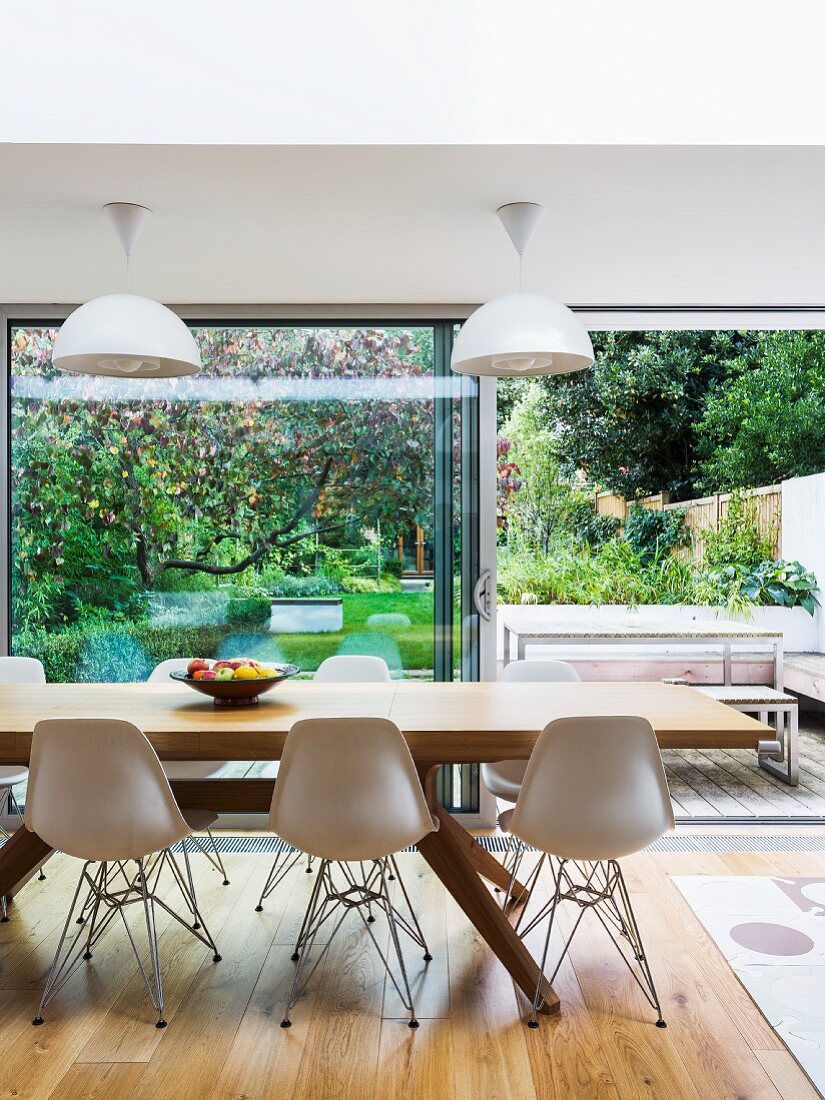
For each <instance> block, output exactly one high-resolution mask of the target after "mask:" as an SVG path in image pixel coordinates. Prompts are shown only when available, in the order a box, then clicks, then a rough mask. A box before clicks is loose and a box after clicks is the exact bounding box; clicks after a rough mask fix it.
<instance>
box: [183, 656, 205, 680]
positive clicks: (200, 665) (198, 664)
mask: <svg viewBox="0 0 825 1100" xmlns="http://www.w3.org/2000/svg"><path fill="white" fill-rule="evenodd" d="M208 668H209V662H208V661H205V660H204V659H203V657H195V658H193V660H191V661H190V662H189V664H188V665H187V666H186V675H187V676H192V677H193V678H194V675H195V673H196V672H198V671H200V672H206V671H207V669H208Z"/></svg>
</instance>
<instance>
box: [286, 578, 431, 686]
mask: <svg viewBox="0 0 825 1100" xmlns="http://www.w3.org/2000/svg"><path fill="white" fill-rule="evenodd" d="M343 600H344V629H343V630H342V631H340V632H337V633H335V634H273V635H270V639H269V640H270V644H272V643H275V644H277V647H278V649H279V650H280V652H281V654H282V659H283V660H285V661H290V662H291V663H292V664H295V665H298V666H300V668H301V669H302V670H303V671H304V672H314V671H315V669H316V668H317V667H318V665H319V664H320V663H321V661H323V660H324V659H325V658H326V657H332V656H333V655H334V654H336V653H348V652H352V653H369V654H373V655H374V656H376V657H383V658H384V660H385V661H386V662H387V664H388V665H389V666H390V668H391V669H392V670H393V672H398V671H407V670H412V669H431V668H432V667H433V595H432V592H409V593H402V592H399V593H396V592H389V593H386V592H381V593H378V594H376V595H367V596H365V595H345V596H344V597H343ZM374 615H404V616H406V617H407V618H408V619H409V622H410V625H409V626H406V625H403V626H401V625H394V624H390V625H389V626H386V625H384V626H381V625H378V626H375V625H370V624H368V622H367V620H368V619H370V618H371V617H372V616H374Z"/></svg>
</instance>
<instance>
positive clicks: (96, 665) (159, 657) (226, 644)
mask: <svg viewBox="0 0 825 1100" xmlns="http://www.w3.org/2000/svg"><path fill="white" fill-rule="evenodd" d="M271 645H272V640H271V635H268V634H264V633H259V632H255V631H250V632H244V633H239V632H237V631H233V630H232V628H231V627H227V626H168V627H164V626H154V625H152V624H150V623H145V624H144V623H137V624H131V623H124V624H123V625H119V624H113V625H111V626H104V627H96V628H94V629H92V630H90V629H89V628H88V627H86V628H77V627H75V628H69V629H67V630H60V631H54V632H52V633H47V632H45V631H43V632H40V631H38V632H37V633H30V634H29V633H19V634H15V635H14V637H13V639H12V649H13V652H14V653H15V654H17V655H19V656H24V657H36V658H37V659H38V661H40V662H41V663H42V664H43V668H44V669H45V672H46V679H47V680H49V681H52V682H56V683H71V682H75V681H76V682H79V683H104V682H113V683H128V682H130V681H134V680H145V679H147V677H148V676H149V673H150V672H151V671H152V669H153V668H154V667H155V665H157V664H159V663H160V662H161V661H165V660H167V659H168V658H170V657H217V656H218V655H219V653H220V655H221V656H238V655H241V654H243V655H245V656H250V655H255V654H258V653H259V654H260V656H261V657H264V656H266V652H265V650H266V649H267V648H268V647H269V646H271ZM230 651H231V652H230Z"/></svg>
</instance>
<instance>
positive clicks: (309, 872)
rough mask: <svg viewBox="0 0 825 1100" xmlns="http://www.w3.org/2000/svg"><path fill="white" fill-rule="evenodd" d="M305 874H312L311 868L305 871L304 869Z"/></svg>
mask: <svg viewBox="0 0 825 1100" xmlns="http://www.w3.org/2000/svg"><path fill="white" fill-rule="evenodd" d="M306 873H307V874H308V875H311V874H312V868H311V867H307V869H306Z"/></svg>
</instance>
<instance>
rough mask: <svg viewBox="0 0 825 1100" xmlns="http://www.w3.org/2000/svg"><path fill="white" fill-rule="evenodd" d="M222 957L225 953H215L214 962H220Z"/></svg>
mask: <svg viewBox="0 0 825 1100" xmlns="http://www.w3.org/2000/svg"><path fill="white" fill-rule="evenodd" d="M222 958H223V955H218V954H217V953H216V954H214V955H213V956H212V962H213V963H219V962H220V961H221V959H222Z"/></svg>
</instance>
